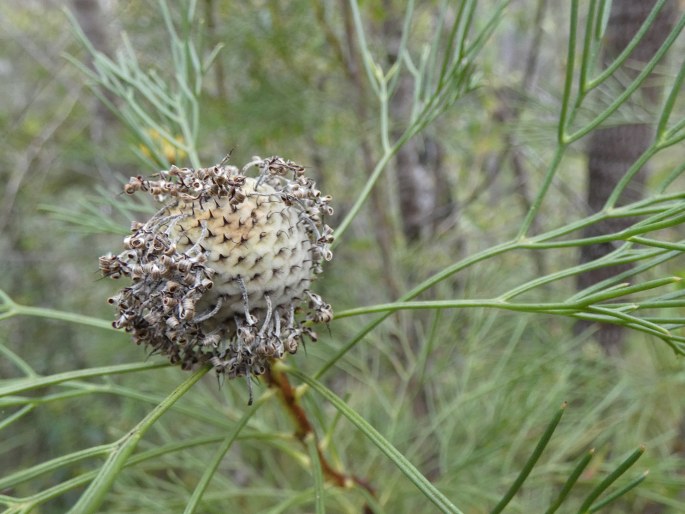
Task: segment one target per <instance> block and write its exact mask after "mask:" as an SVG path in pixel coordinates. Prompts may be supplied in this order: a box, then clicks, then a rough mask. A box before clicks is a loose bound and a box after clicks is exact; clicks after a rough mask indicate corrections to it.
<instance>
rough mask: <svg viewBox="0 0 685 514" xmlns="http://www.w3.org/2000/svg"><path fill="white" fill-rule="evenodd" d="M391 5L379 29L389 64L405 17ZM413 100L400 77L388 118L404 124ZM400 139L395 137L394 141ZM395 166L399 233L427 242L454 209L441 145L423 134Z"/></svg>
mask: <svg viewBox="0 0 685 514" xmlns="http://www.w3.org/2000/svg"><path fill="white" fill-rule="evenodd" d="M392 4H393V2H392V1H390V0H386V1H385V7H386V13H387V16H386V18H385V20H384V23H383V29H382V30H383V35H384V38H385V41H386V43H387V48H388V61H389V62H391V63H392V62H395V61H397V59H398V57H399V56H398V52H399V46H400V40H401V38H402V23H403V14H404V13H403V12H402V11H401V10H399V11H398V9H397V8H396V7H393V5H392ZM413 97H414V81H413V80H412V77H411V76H409V75H408V74H403V75H402V76H401V77H400V78H399V82H398V85H397V90H396V91H395V94H394V95H393V97H392V98H391V99H390V105H389V111H390V118H391V119H394V120H406V119H407V118H408V117H409V113H410V111H411V108H412V103H413ZM400 135H401V134H399V133H396V134H394V136H395V138H398V137H399V136H400ZM394 164H395V177H396V183H397V193H398V197H399V198H398V200H399V215H400V219H401V222H402V232H403V233H404V236H405V238H406V240H407V241H409V242H416V241H419V240H421V239H426V238H430V237H431V236H432V235H433V233H434V232H435V229H436V228H437V226H438V224H439V222H440V221H442V220H444V219H446V218H447V217H448V216H449V214H450V213H451V211H452V210H453V208H454V205H453V201H452V195H451V193H450V187H449V181H448V180H447V176H446V172H445V169H444V167H443V148H442V143H441V142H440V141H438V139H437V138H435V137H433V136H431V135H430V134H428V133H426V132H422V133H420V134H418V135H416V136H415V137H414V138H412V139H411V140H409V141H407V142H406V143H405V144H404V145H403V146H402V148H400V150H399V151H398V152H397V154H396V155H395V159H394Z"/></svg>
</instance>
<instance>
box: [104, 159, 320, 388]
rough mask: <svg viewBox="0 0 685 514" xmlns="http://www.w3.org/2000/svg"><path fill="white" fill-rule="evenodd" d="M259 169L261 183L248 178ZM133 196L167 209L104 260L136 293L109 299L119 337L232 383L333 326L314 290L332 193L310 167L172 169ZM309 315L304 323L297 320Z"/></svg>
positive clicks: (265, 162)
mask: <svg viewBox="0 0 685 514" xmlns="http://www.w3.org/2000/svg"><path fill="white" fill-rule="evenodd" d="M252 168H256V169H257V170H258V173H257V174H256V176H255V177H250V176H247V175H246V173H247V172H248V171H249V170H250V169H252ZM124 190H125V191H126V193H128V194H133V193H135V192H136V191H144V192H147V193H149V194H151V195H154V196H155V197H156V198H157V199H158V200H159V201H162V202H165V205H164V207H163V208H162V209H161V210H160V211H159V212H157V213H156V214H155V215H154V216H153V217H152V218H150V219H149V220H148V221H147V222H146V223H138V222H134V223H133V224H132V226H131V235H130V236H128V237H126V239H124V247H125V249H124V251H123V252H121V253H120V254H118V255H111V254H110V255H106V256H103V257H100V270H101V271H102V273H103V274H104V275H105V276H108V277H111V278H120V277H129V278H130V279H131V284H130V285H129V286H127V287H125V288H124V289H122V290H121V291H120V292H119V293H118V294H116V295H115V296H113V297H112V298H110V299H109V303H111V304H112V305H114V307H115V308H116V310H117V315H116V316H117V318H116V320H115V321H114V323H113V324H114V326H115V327H116V328H123V329H125V330H126V331H128V332H131V333H132V335H133V339H134V341H135V342H136V343H138V344H143V345H146V346H149V347H150V348H151V349H152V352H153V353H161V354H164V355H167V356H168V357H169V359H170V361H171V362H172V363H174V364H179V365H181V366H182V367H183V368H184V369H191V368H193V367H194V366H196V365H205V364H211V365H212V366H213V367H214V369H215V370H216V371H217V372H218V373H220V374H221V375H224V376H226V377H228V378H233V377H237V376H250V375H259V374H261V373H263V372H264V371H265V370H266V368H267V367H268V366H269V363H270V361H271V360H272V359H278V358H281V357H283V355H284V354H285V353H286V352H288V353H295V352H296V351H297V348H298V346H299V344H300V343H301V342H302V341H303V339H304V337H305V336H308V337H309V338H310V339H312V340H316V334H315V333H314V332H313V331H312V330H311V328H310V327H309V324H310V323H309V322H314V323H320V322H324V323H327V322H329V321H330V320H331V319H332V317H333V313H332V310H331V306H330V305H329V304H328V303H326V302H325V301H324V300H323V299H322V298H321V297H320V296H319V295H317V294H315V293H313V292H311V291H310V289H309V288H310V284H311V282H312V280H313V279H314V277H315V275H316V274H317V273H320V272H321V265H322V263H323V261H327V260H330V259H331V258H332V253H331V250H330V243H331V242H332V241H333V231H332V229H331V228H330V227H329V226H327V225H325V224H324V218H325V216H327V215H330V214H332V209H331V207H330V206H329V202H330V200H331V197H330V196H322V195H321V193H320V191H318V190H317V189H316V187H315V183H314V182H313V181H312V180H311V179H309V178H307V177H306V176H305V170H304V168H302V167H301V166H298V165H297V164H295V163H293V162H291V161H285V160H284V159H282V158H280V157H270V158H267V159H261V158H259V157H255V158H253V160H252V161H251V162H249V163H248V164H247V165H246V166H244V167H243V168H242V170H239V169H238V168H236V167H235V166H229V165H227V164H226V163H225V160H224V162H222V163H220V164H218V165H216V166H212V167H210V168H202V169H198V170H194V169H187V168H183V169H182V168H177V167H175V166H172V168H171V169H170V170H168V171H162V172H160V173H159V174H157V175H155V176H153V177H152V179H145V178H143V177H140V176H139V177H134V178H132V179H131V180H130V182H129V183H128V184H126V186H125V188H124ZM301 311H303V312H304V314H305V316H304V319H302V318H303V317H302V316H301V315H300V312H301Z"/></svg>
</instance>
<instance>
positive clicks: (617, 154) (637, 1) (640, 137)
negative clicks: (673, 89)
mask: <svg viewBox="0 0 685 514" xmlns="http://www.w3.org/2000/svg"><path fill="white" fill-rule="evenodd" d="M655 3H656V0H614V2H613V4H612V7H611V16H610V18H609V25H608V29H607V33H606V41H605V48H604V55H605V63H606V64H608V63H610V62H611V61H613V60H614V59H615V58H616V57H617V56H618V55H619V54H620V53H621V51H622V50H623V49H624V48H625V47H626V46H627V45H628V43H629V42H630V40H631V39H632V38H633V35H634V34H636V33H637V31H638V30H639V29H640V26H641V25H642V23H643V22H644V21H645V19H646V18H647V16H648V15H649V13H650V11H651V10H652V8H653V7H654V4H655ZM675 13H676V4H675V1H674V0H671V1H669V2H667V3H666V5H665V6H664V7H663V9H662V10H661V12H660V14H659V16H658V17H657V19H656V20H655V22H654V24H653V25H652V27H651V28H650V30H649V31H648V32H647V34H646V35H645V37H644V38H643V39H642V41H640V43H639V44H638V45H637V47H636V48H635V49H634V50H633V52H632V54H631V56H630V62H629V63H628V65H625V66H623V67H622V68H621V70H620V71H621V73H624V74H625V75H626V76H627V77H630V78H633V77H635V76H636V75H637V73H638V72H639V69H640V68H641V67H642V66H643V65H644V63H646V62H647V61H648V60H649V59H650V58H651V57H652V56H653V55H654V53H655V52H656V51H657V50H658V48H659V47H660V46H661V44H662V43H663V41H664V39H665V38H666V36H667V35H668V33H669V32H670V30H671V28H672V26H673V20H674V16H675ZM660 92H661V91H660V87H659V86H658V85H650V86H645V87H643V88H642V89H641V90H639V91H638V92H637V93H636V95H637V96H639V97H641V98H642V103H641V104H640V105H637V104H636V103H635V102H633V105H634V106H636V108H642V109H644V110H646V109H650V108H652V110H653V109H654V108H655V107H656V105H657V103H658V101H659V96H660ZM652 138H653V126H652V124H651V123H629V124H623V125H618V126H612V127H607V128H603V129H599V130H596V131H594V132H593V134H592V135H591V136H590V140H589V143H588V147H587V156H588V186H587V188H588V189H587V196H586V198H587V204H588V208H589V211H590V212H597V211H599V210H601V209H602V207H603V206H604V204H605V202H606V200H607V199H608V197H609V195H610V194H611V192H612V191H613V189H614V187H615V185H616V183H617V182H618V181H619V180H620V179H621V177H622V176H623V175H624V173H625V172H626V171H627V170H628V168H629V167H630V166H631V165H632V164H633V163H634V162H635V161H636V160H637V158H638V157H639V156H640V155H641V154H642V153H643V152H644V151H645V150H646V149H647V147H648V146H649V145H650V144H651V143H652ZM648 172H649V167H648V166H644V167H643V168H642V169H641V170H640V172H639V173H638V175H637V176H636V178H635V180H633V182H632V184H631V186H630V188H629V189H627V190H626V191H625V193H624V194H623V196H622V197H621V202H620V203H630V202H633V201H635V200H638V199H639V198H640V197H641V196H642V193H643V187H644V182H645V178H646V176H647V174H648ZM630 224H631V221H630V220H626V219H621V220H609V221H607V222H604V223H599V224H596V225H593V226H591V227H589V228H588V229H587V230H586V231H585V233H584V236H585V237H592V236H597V235H600V234H606V233H609V232H615V231H618V230H622V229H624V228H626V227H627V226H629V225H630ZM612 250H614V246H613V245H612V244H610V243H607V244H598V245H591V246H584V247H582V248H581V255H580V261H581V263H587V262H590V261H594V260H596V259H598V258H600V257H602V256H604V255H606V254H607V253H609V252H611V251H612ZM629 267H630V266H629V265H625V266H613V267H610V268H600V269H597V270H594V271H591V272H588V273H585V274H582V275H580V276H579V277H578V281H577V286H578V289H579V290H582V289H585V288H586V287H589V286H591V285H592V284H595V283H597V282H601V281H602V280H605V279H607V278H609V277H611V276H614V275H616V274H619V273H621V272H623V271H626V270H627V269H629ZM588 326H589V324H588V323H587V322H582V321H581V322H579V323H577V324H576V331H577V332H581V331H583V330H585V329H586V328H587V327H588ZM596 337H597V340H598V341H599V343H600V344H601V345H602V347H603V348H604V349H605V351H606V352H607V353H615V352H617V351H619V349H620V346H621V343H622V341H623V337H624V331H623V329H622V328H621V327H619V326H617V325H601V326H599V328H598V331H597V333H596Z"/></svg>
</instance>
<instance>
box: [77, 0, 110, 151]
mask: <svg viewBox="0 0 685 514" xmlns="http://www.w3.org/2000/svg"><path fill="white" fill-rule="evenodd" d="M71 4H72V6H73V9H74V14H75V15H76V19H77V20H78V23H79V25H80V27H81V30H83V33H84V34H85V35H86V37H87V38H88V40H89V41H90V42H91V44H92V45H93V47H94V48H95V49H96V50H97V51H98V52H102V53H103V54H105V55H107V56H110V57H111V56H112V44H111V38H110V34H109V27H108V22H109V20H111V19H112V17H111V16H109V15H108V13H107V8H106V7H103V5H102V2H101V1H100V0H71ZM112 100H113V98H112ZM90 110H91V123H90V137H91V139H92V140H93V142H94V143H101V142H103V141H104V140H105V131H106V130H107V127H108V126H110V125H111V124H112V123H113V122H114V121H115V116H114V114H113V113H112V112H110V110H109V109H108V108H107V107H106V106H105V105H104V104H103V103H102V102H100V101H99V100H97V99H93V101H92V103H91V106H90Z"/></svg>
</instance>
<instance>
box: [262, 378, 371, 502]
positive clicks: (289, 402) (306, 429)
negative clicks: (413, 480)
mask: <svg viewBox="0 0 685 514" xmlns="http://www.w3.org/2000/svg"><path fill="white" fill-rule="evenodd" d="M264 377H265V379H266V382H267V384H268V385H269V387H273V388H274V389H276V390H277V391H278V396H279V398H280V399H281V401H282V402H283V405H284V406H285V409H286V411H288V414H290V417H291V418H292V420H293V422H294V423H295V437H297V439H298V440H299V441H300V442H301V443H302V444H305V438H306V437H307V436H308V435H309V434H311V435H312V436H313V437H314V439H315V441H316V451H317V453H318V455H319V462H320V463H321V470H322V471H323V475H324V477H325V478H326V480H328V481H329V482H331V483H332V484H334V485H336V486H338V487H347V488H349V487H352V486H353V485H357V486H359V487H362V488H363V489H365V490H366V491H368V492H369V494H371V495H372V496H375V491H374V489H373V487H372V486H371V484H369V482H368V481H367V480H364V479H362V478H359V477H356V476H354V475H348V474H346V473H343V472H341V471H338V470H336V469H334V468H333V466H332V465H331V464H330V463H329V462H328V459H326V456H325V455H324V454H323V451H322V450H321V445H320V444H319V439H318V437H317V436H316V432H315V431H314V428H313V427H312V424H311V423H310V421H309V418H308V416H307V412H306V411H305V410H304V408H303V407H302V405H301V404H300V401H299V400H298V398H297V395H296V394H295V389H294V388H293V386H292V385H291V384H290V380H288V376H287V375H286V374H285V373H281V372H280V371H278V370H274V369H269V370H267V372H266V373H265V374H264Z"/></svg>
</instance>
